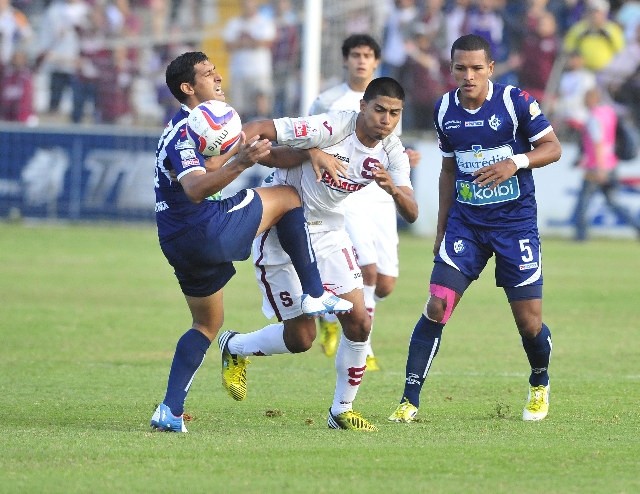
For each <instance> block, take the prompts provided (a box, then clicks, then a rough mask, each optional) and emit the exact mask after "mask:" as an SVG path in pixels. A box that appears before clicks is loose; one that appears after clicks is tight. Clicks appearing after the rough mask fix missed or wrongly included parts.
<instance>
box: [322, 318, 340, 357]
mask: <svg viewBox="0 0 640 494" xmlns="http://www.w3.org/2000/svg"><path fill="white" fill-rule="evenodd" d="M318 324H319V326H320V347H321V348H322V351H323V352H324V354H325V355H326V356H327V357H333V356H334V355H335V354H336V350H337V349H338V331H339V329H338V323H337V322H329V321H327V320H326V319H325V318H324V317H319V318H318Z"/></svg>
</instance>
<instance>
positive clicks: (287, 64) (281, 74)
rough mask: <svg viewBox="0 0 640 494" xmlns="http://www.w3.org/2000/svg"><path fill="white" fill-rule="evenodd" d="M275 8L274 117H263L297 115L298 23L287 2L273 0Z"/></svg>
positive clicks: (287, 0) (298, 75)
mask: <svg viewBox="0 0 640 494" xmlns="http://www.w3.org/2000/svg"><path fill="white" fill-rule="evenodd" d="M274 7H275V13H276V15H275V23H276V38H275V41H274V43H273V45H272V47H271V53H272V57H273V83H274V84H273V85H274V88H275V97H274V108H273V116H271V117H266V118H274V116H275V117H276V118H280V117H285V116H290V115H297V113H298V108H296V102H297V96H298V86H299V82H300V30H301V26H300V21H299V20H298V16H297V14H296V12H295V11H294V10H293V7H292V5H291V1H290V0H275V2H274ZM259 94H263V93H259ZM264 96H265V97H266V95H264Z"/></svg>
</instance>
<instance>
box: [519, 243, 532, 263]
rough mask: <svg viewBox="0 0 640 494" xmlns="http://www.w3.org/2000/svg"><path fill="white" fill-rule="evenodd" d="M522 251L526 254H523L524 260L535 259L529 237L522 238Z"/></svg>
mask: <svg viewBox="0 0 640 494" xmlns="http://www.w3.org/2000/svg"><path fill="white" fill-rule="evenodd" d="M520 251H521V252H524V254H523V255H522V262H531V261H533V252H532V251H531V247H530V246H529V239H528V238H525V239H523V240H520Z"/></svg>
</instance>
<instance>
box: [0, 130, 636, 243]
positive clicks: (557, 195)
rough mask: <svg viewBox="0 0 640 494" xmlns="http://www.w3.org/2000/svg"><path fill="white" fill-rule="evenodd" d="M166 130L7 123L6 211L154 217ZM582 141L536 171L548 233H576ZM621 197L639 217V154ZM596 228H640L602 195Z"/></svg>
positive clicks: (418, 188)
mask: <svg viewBox="0 0 640 494" xmlns="http://www.w3.org/2000/svg"><path fill="white" fill-rule="evenodd" d="M160 132H161V130H153V131H152V130H149V131H140V130H135V131H134V130H131V129H127V130H124V129H123V130H117V129H116V128H114V127H101V126H93V127H88V126H83V127H78V128H74V127H68V128H45V127H39V128H37V129H25V128H24V127H22V126H12V125H0V146H1V147H0V149H2V152H1V153H0V218H7V217H30V218H42V219H62V220H83V221H84V220H88V221H94V220H117V221H141V220H142V221H153V219H154V214H155V213H154V206H155V195H154V192H153V175H154V163H155V148H156V145H157V142H158V137H159V135H160ZM411 145H412V147H414V148H416V149H418V150H419V151H420V152H421V154H422V162H421V163H420V166H418V167H417V168H415V169H414V170H413V172H412V180H413V183H414V188H415V193H416V197H417V199H418V203H419V206H420V216H419V218H418V221H417V222H416V223H415V224H414V225H412V226H411V229H412V231H413V232H414V233H416V234H418V235H422V236H433V235H434V233H435V229H436V217H437V210H438V176H439V173H440V163H441V159H440V152H439V150H438V147H437V143H436V142H434V141H414V142H412V143H411ZM577 152H578V150H577V147H576V145H575V144H572V143H566V144H564V145H563V155H562V158H561V159H560V161H559V162H558V163H555V164H553V165H550V166H547V167H545V168H542V169H539V170H535V171H534V172H533V173H534V178H535V182H536V196H537V201H538V213H539V217H538V223H539V227H540V233H541V234H542V235H559V236H566V237H569V236H571V235H572V234H573V227H574V221H573V218H574V213H575V205H576V201H577V196H578V191H579V190H580V186H581V180H582V173H581V171H580V170H579V169H577V168H575V167H574V166H573V163H574V162H575V160H576V157H577ZM270 171H271V170H270V169H269V168H266V167H262V166H255V167H253V168H251V169H249V170H247V171H246V172H245V173H243V175H241V177H240V178H239V179H238V180H236V181H235V182H234V183H233V184H232V185H231V186H229V187H227V188H226V189H225V195H227V196H228V195H231V194H233V193H235V192H236V191H238V190H240V189H242V188H245V187H255V186H258V185H259V184H260V182H261V180H262V179H263V178H264V177H265V176H267V175H268V174H269V173H270ZM620 177H621V179H622V182H623V185H622V187H621V189H620V193H619V199H620V201H621V202H622V203H623V204H624V205H625V206H626V207H628V208H629V209H630V210H631V211H632V213H633V214H634V215H636V216H638V217H640V159H637V160H635V161H632V162H627V163H625V164H623V165H621V166H620ZM588 214H589V219H590V222H591V226H592V228H591V233H592V234H593V235H601V236H610V237H631V236H633V235H634V231H633V230H632V229H631V228H629V227H628V226H625V225H623V224H622V222H621V221H620V219H619V218H618V217H617V216H616V215H614V214H613V213H612V212H611V211H609V210H608V208H607V207H606V205H605V203H604V200H603V198H602V197H599V196H598V197H596V198H595V199H594V201H593V202H592V204H591V205H590V208H589V212H588Z"/></svg>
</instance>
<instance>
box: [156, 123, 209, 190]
mask: <svg viewBox="0 0 640 494" xmlns="http://www.w3.org/2000/svg"><path fill="white" fill-rule="evenodd" d="M182 130H183V129H179V130H178V132H176V133H175V135H174V137H173V139H169V140H168V142H166V144H165V151H166V153H167V158H168V159H169V161H170V162H171V165H172V166H173V169H174V171H175V172H176V175H177V177H178V180H180V179H181V178H182V177H184V176H185V175H186V174H187V173H191V172H193V171H195V170H201V171H203V172H206V171H207V169H206V168H205V165H204V156H202V155H201V154H200V153H198V152H197V151H196V148H195V147H194V146H193V144H191V143H190V142H189V139H187V136H186V132H185V133H184V134H185V135H184V136H183V135H182V134H183V132H182Z"/></svg>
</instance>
